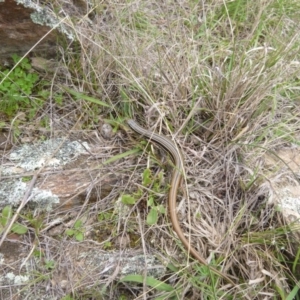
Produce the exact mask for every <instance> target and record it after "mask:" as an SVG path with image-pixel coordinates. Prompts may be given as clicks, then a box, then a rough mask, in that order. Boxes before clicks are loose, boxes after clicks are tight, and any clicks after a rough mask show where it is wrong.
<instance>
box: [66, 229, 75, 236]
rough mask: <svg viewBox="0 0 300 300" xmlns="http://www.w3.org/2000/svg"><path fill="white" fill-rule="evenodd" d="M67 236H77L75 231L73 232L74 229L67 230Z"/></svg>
mask: <svg viewBox="0 0 300 300" xmlns="http://www.w3.org/2000/svg"><path fill="white" fill-rule="evenodd" d="M66 234H67V235H68V236H72V235H74V234H75V230H73V229H67V230H66Z"/></svg>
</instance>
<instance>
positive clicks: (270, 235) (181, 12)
mask: <svg viewBox="0 0 300 300" xmlns="http://www.w3.org/2000/svg"><path fill="white" fill-rule="evenodd" d="M57 3H59V1H57ZM299 6H300V4H299V3H298V1H296V0H285V1H283V0H282V1H281V0H279V1H274V0H267V1H247V0H235V1H219V0H211V1H191V0H183V1H163V2H161V1H139V2H136V1H127V2H126V3H121V2H119V1H115V2H107V3H106V2H101V3H97V4H94V6H92V7H91V9H90V11H89V13H90V15H93V19H92V21H91V24H92V25H91V24H89V22H87V20H86V18H82V19H78V20H77V19H76V18H75V19H74V20H72V21H71V20H68V21H66V22H67V25H68V26H70V27H71V28H73V30H74V32H75V34H76V37H77V39H78V41H79V45H80V47H79V48H80V52H76V53H72V52H68V51H63V52H62V61H63V63H64V66H65V68H66V69H67V70H68V74H69V76H67V77H65V78H64V81H63V82H62V78H61V77H60V76H59V75H56V76H53V78H52V79H51V80H52V82H53V83H54V84H53V86H52V88H53V90H54V91H55V90H56V89H58V90H59V89H60V87H61V86H67V87H68V88H71V89H72V90H75V91H77V92H80V93H83V94H86V95H89V96H90V97H92V98H94V99H99V100H101V101H103V102H105V103H106V104H109V106H110V107H109V108H107V107H105V106H101V105H97V104H95V103H91V102H90V101H80V102H78V101H77V102H73V101H71V95H70V93H66V94H65V97H67V95H69V97H70V98H69V99H66V100H64V102H63V104H61V105H60V107H59V109H57V108H56V107H55V105H54V104H53V103H52V102H51V103H50V104H49V106H47V104H46V105H45V106H44V107H43V109H42V112H41V111H40V112H39V114H40V115H38V116H37V118H38V119H39V118H40V117H41V116H43V117H45V115H47V116H48V118H49V119H51V118H52V120H56V123H55V125H54V127H52V128H51V130H57V129H59V130H70V129H71V128H73V129H74V128H75V127H76V128H78V126H79V128H80V130H94V129H95V128H96V127H97V122H98V120H99V119H101V120H103V119H106V120H108V121H109V122H110V123H111V124H113V125H114V126H115V127H116V128H118V126H119V125H121V124H123V123H124V120H125V119H126V118H128V117H132V118H135V119H137V120H139V121H140V122H141V123H142V124H143V125H144V126H145V127H146V128H151V129H152V130H155V131H157V132H159V131H160V130H161V131H162V132H163V133H164V134H166V135H168V134H171V135H173V136H174V137H175V140H176V142H177V143H178V145H179V147H180V149H181V151H182V153H183V155H184V158H185V171H186V174H185V180H184V183H183V188H182V193H181V195H180V197H179V199H178V214H179V218H180V221H181V224H182V228H183V229H184V231H185V232H186V234H187V235H189V236H190V237H191V242H192V245H193V247H195V248H196V249H197V250H198V252H199V253H201V254H202V255H203V256H204V257H205V258H206V259H207V261H208V263H209V264H211V265H212V266H214V267H215V268H218V269H220V270H222V272H224V273H226V274H228V275H230V276H231V278H233V280H234V281H236V282H237V285H236V286H235V287H230V286H228V285H226V282H224V281H223V280H222V279H221V278H217V276H215V275H213V274H211V273H210V272H209V270H208V269H207V268H206V267H204V266H201V265H199V264H197V262H190V263H188V261H189V260H188V258H187V256H184V255H183V254H182V253H183V252H182V251H183V248H182V246H181V244H180V243H179V242H178V240H177V239H176V236H174V235H173V232H172V230H170V228H169V227H168V226H167V224H168V218H163V217H161V218H159V220H158V222H157V223H156V224H155V225H153V226H149V227H147V226H146V225H145V224H146V222H145V220H146V213H145V211H147V209H149V207H148V208H147V205H146V207H145V205H142V204H141V203H142V200H140V202H139V204H138V205H135V206H134V207H133V208H132V209H130V211H129V212H128V213H129V215H128V216H127V217H125V218H121V219H120V220H118V223H117V228H118V234H121V235H125V234H128V232H130V231H131V230H132V229H133V228H134V230H138V231H139V232H140V236H141V245H142V246H143V249H144V251H145V253H147V252H148V249H149V248H150V247H151V248H152V249H153V251H155V252H157V253H159V254H158V255H160V257H161V258H162V259H163V260H165V261H167V262H169V263H171V264H172V265H173V267H171V268H170V274H169V275H168V276H166V278H164V279H163V280H165V282H166V283H169V284H171V285H172V287H173V289H172V291H160V290H156V289H151V288H149V289H147V288H146V287H145V286H143V285H140V286H138V287H135V289H134V290H132V289H131V288H130V287H128V286H126V285H124V286H122V288H121V289H120V290H118V291H115V290H114V288H115V283H113V282H112V283H111V282H109V283H108V284H107V286H105V287H106V289H104V288H103V290H102V292H103V293H102V295H103V298H104V299H117V297H118V296H119V297H121V296H122V295H123V296H124V297H125V298H122V299H293V297H294V296H295V297H297V296H296V294H297V291H298V289H299V282H298V278H299V275H300V273H299V272H300V271H299V262H298V261H299V250H298V247H299V246H298V243H297V239H296V237H297V235H298V233H297V232H298V229H299V228H298V227H299V226H298V225H297V223H295V224H286V221H285V220H284V218H283V217H282V214H281V212H280V211H277V210H276V207H275V206H274V205H270V204H269V202H268V199H269V197H270V195H271V194H272V193H273V190H272V189H273V186H272V180H279V179H280V177H281V176H283V174H281V173H280V172H279V173H277V174H276V175H274V174H272V173H270V172H269V170H267V169H266V168H265V164H264V157H265V154H266V153H274V152H275V153H276V150H278V149H280V148H282V147H284V146H289V145H291V144H297V143H298V142H297V136H298V134H299V107H298V101H299V93H298V91H299V76H300V74H299V64H300V60H299V45H300V37H299V25H298V20H299V17H300V15H299V12H300V7H299ZM55 83H58V84H57V85H55ZM64 91H65V90H64ZM75 124H76V126H75ZM51 126H53V124H52V125H51ZM86 132H89V131H86ZM132 147H133V146H132ZM130 163H134V164H135V162H132V161H131V162H130ZM148 163H149V162H148ZM116 167H117V168H116V169H114V170H116V171H117V169H118V168H120V167H121V168H122V169H124V170H127V171H128V170H129V172H132V170H133V168H131V169H130V167H129V166H128V164H121V163H120V164H118V165H116ZM157 167H158V166H157V164H156V165H155V168H154V169H153V170H154V171H153V170H152V171H153V176H155V175H157V176H160V175H159V174H160V173H159V171H157ZM126 168H127V169H126ZM145 168H146V163H145V164H144V160H139V161H138V163H137V166H136V167H135V168H134V174H132V175H131V177H130V178H131V180H130V181H129V182H128V183H127V184H126V186H124V187H123V188H122V189H120V191H119V193H121V192H122V191H124V189H125V190H128V191H131V192H132V191H133V190H134V188H133V187H132V186H131V185H132V182H137V184H136V185H135V188H137V186H138V185H140V184H141V182H140V174H141V173H142V172H143V171H144V169H145ZM127 171H125V172H127ZM291 177H292V175H291ZM155 178H157V177H155ZM153 180H154V179H153ZM155 180H158V182H160V183H159V184H160V185H161V186H160V189H158V190H155V193H156V195H164V194H165V193H166V189H164V188H163V187H162V186H164V187H166V186H167V185H168V183H167V182H168V181H167V180H168V177H167V178H165V179H161V178H160V177H159V179H155ZM149 189H150V190H151V189H152V190H154V189H155V188H154V187H153V185H152V186H151V185H150V186H149V187H148V188H147V190H149ZM145 197H147V193H146V190H144V189H143V193H142V194H140V199H145ZM164 199H165V197H161V196H158V199H157V200H160V201H163V200H164ZM112 200H113V199H112ZM151 207H152V208H153V206H151ZM81 212H82V211H81ZM94 213H95V210H94ZM91 214H92V213H91ZM113 215H114V214H113ZM114 216H115V215H114ZM133 219H135V220H137V221H136V222H137V223H138V225H137V224H133V223H134V222H133ZM129 235H130V234H129ZM175 266H176V267H175ZM93 284H96V282H91V286H93ZM124 290H125V291H126V292H124ZM73 292H74V291H73ZM75 292H76V291H75ZM75 294H76V293H75ZM109 297H111V298H109ZM95 299H96V298H95ZM97 299H100V298H97ZM120 299H121V298H120ZM295 299H298V298H295Z"/></svg>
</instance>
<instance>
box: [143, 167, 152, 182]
mask: <svg viewBox="0 0 300 300" xmlns="http://www.w3.org/2000/svg"><path fill="white" fill-rule="evenodd" d="M151 182H152V178H151V170H150V169H145V170H144V172H143V185H144V186H149V185H150V184H151Z"/></svg>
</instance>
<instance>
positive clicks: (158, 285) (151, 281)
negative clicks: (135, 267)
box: [121, 275, 174, 292]
mask: <svg viewBox="0 0 300 300" xmlns="http://www.w3.org/2000/svg"><path fill="white" fill-rule="evenodd" d="M121 281H122V282H137V283H144V282H146V285H148V286H151V287H152V288H154V289H157V290H158V291H163V292H172V291H173V290H174V288H173V287H172V286H171V285H169V284H167V283H164V282H162V281H160V280H157V279H155V278H154V277H146V278H144V276H142V275H127V276H125V277H123V278H122V279H121Z"/></svg>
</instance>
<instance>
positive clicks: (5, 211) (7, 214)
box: [2, 205, 12, 219]
mask: <svg viewBox="0 0 300 300" xmlns="http://www.w3.org/2000/svg"><path fill="white" fill-rule="evenodd" d="M11 215H12V208H11V206H10V205H7V206H5V207H4V208H3V210H2V216H3V217H5V218H6V219H10V218H11Z"/></svg>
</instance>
